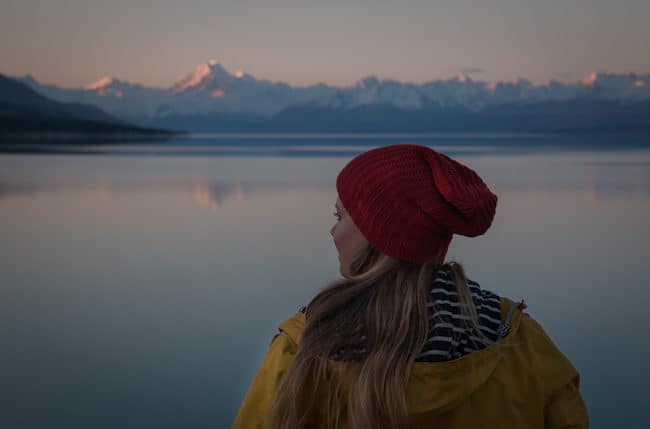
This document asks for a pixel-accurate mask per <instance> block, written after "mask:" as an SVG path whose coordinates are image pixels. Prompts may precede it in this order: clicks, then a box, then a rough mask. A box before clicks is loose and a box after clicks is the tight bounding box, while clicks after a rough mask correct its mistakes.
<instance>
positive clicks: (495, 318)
mask: <svg viewBox="0 0 650 429" xmlns="http://www.w3.org/2000/svg"><path fill="white" fill-rule="evenodd" d="M467 284H468V286H469V290H470V292H471V294H472V301H473V302H474V307H475V308H476V313H477V315H478V320H479V329H480V332H481V334H482V335H479V334H478V333H477V331H476V328H474V326H473V325H472V324H471V323H469V318H468V317H467V316H464V315H463V313H462V311H461V305H460V303H459V301H458V293H457V292H456V286H455V284H454V282H453V280H452V277H451V275H450V274H449V273H448V272H446V271H444V270H440V271H438V272H437V273H436V277H435V279H434V281H433V283H432V285H431V291H430V295H429V300H428V302H427V313H428V319H429V338H428V339H427V342H426V343H425V345H424V347H423V348H422V351H421V353H420V354H419V355H418V357H417V358H416V359H415V360H416V362H442V361H447V360H451V359H457V358H459V357H461V356H464V355H466V354H469V353H472V352H474V351H477V350H480V349H482V348H485V347H487V346H488V345H490V344H492V343H494V342H495V341H496V340H497V339H498V338H499V329H500V326H501V298H500V297H499V296H498V295H496V294H494V293H492V292H490V291H488V290H484V289H481V287H480V285H479V284H478V283H476V282H475V281H473V280H469V279H468V280H467ZM305 310H306V309H305V308H304V307H303V308H302V309H301V311H303V312H305ZM364 339H365V337H361V341H362V343H361V344H358V345H350V346H348V347H345V348H342V349H341V350H339V351H338V352H336V353H334V354H332V355H331V356H330V359H334V360H342V361H360V360H363V358H364V357H365V354H366V349H365V347H364V344H363V340H364Z"/></svg>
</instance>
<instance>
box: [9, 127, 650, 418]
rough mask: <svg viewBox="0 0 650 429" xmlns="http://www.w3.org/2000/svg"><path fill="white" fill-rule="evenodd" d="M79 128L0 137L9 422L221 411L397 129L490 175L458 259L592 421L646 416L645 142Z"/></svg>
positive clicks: (649, 171)
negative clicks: (568, 370) (355, 172)
mask: <svg viewBox="0 0 650 429" xmlns="http://www.w3.org/2000/svg"><path fill="white" fill-rule="evenodd" d="M64 143H75V144H71V145H69V144H64ZM78 143H87V142H79V141H61V142H58V143H56V144H57V146H53V145H43V144H42V142H40V141H38V140H32V141H29V142H27V143H23V145H22V146H17V145H15V144H0V350H1V352H0V427H2V428H7V429H14V428H16V429H23V428H77V427H80V428H118V427H119V428H143V427H155V428H227V427H229V425H230V423H231V421H232V419H233V416H234V414H235V413H236V411H237V409H238V407H239V404H240V402H241V400H242V398H243V396H244V394H245V392H246V389H247V388H248V385H249V383H250V381H251V379H252V377H253V375H254V374H255V372H256V370H257V367H258V365H259V363H260V362H261V359H262V357H263V355H264V353H265V351H266V349H267V346H268V344H269V342H270V340H271V338H272V337H273V335H274V334H275V332H276V329H277V325H278V324H279V323H280V322H281V321H282V320H284V319H286V318H288V317H290V316H291V315H293V314H294V313H295V312H296V311H297V309H298V308H299V307H301V306H302V305H305V304H306V303H307V302H308V301H309V299H310V297H311V296H312V295H313V294H314V293H315V292H316V291H317V290H318V289H319V288H321V287H323V286H324V285H326V284H327V283H328V282H330V281H333V280H335V279H337V278H338V259H337V254H336V250H335V248H334V246H333V243H332V240H331V236H330V234H329V229H330V227H331V226H332V224H333V222H334V220H335V219H334V217H333V216H332V212H333V211H334V202H335V200H336V190H335V179H336V175H337V173H338V171H339V170H340V169H341V168H342V167H343V166H344V165H345V164H346V163H347V161H349V160H350V159H351V158H352V157H353V156H354V155H356V154H358V153H360V152H361V151H363V150H365V149H367V148H370V147H375V146H380V145H387V144H393V143H418V144H424V145H429V146H431V147H432V148H434V149H437V150H440V151H441V152H443V153H446V154H448V155H451V156H453V157H455V158H456V159H458V160H459V161H461V162H463V163H465V164H466V165H468V166H470V167H471V168H473V169H475V170H476V171H477V172H478V173H479V174H480V175H481V176H482V177H483V179H484V180H485V181H486V183H487V184H488V185H489V186H490V187H491V189H492V190H493V191H494V192H495V193H496V194H497V195H498V197H499V203H498V206H497V214H496V217H495V220H494V224H493V226H492V228H491V229H490V230H489V231H488V233H487V234H486V235H484V236H482V237H479V238H473V239H469V238H462V237H457V238H455V239H454V240H453V241H452V245H451V248H450V251H449V254H448V258H449V259H453V260H456V261H459V262H462V263H463V264H464V266H465V267H466V270H467V273H468V276H469V277H470V278H472V279H473V280H476V281H477V282H479V283H480V284H481V286H482V287H483V288H485V289H489V290H491V291H493V292H495V293H498V294H500V295H504V296H508V297H510V298H512V299H516V300H521V299H525V300H526V303H527V304H528V309H527V312H528V313H530V314H531V315H532V316H533V317H534V318H536V319H537V320H538V321H539V322H540V323H541V324H542V326H543V327H544V328H545V329H546V331H547V332H548V333H549V335H550V336H551V337H552V338H553V339H554V341H555V342H556V343H557V344H558V346H559V347H560V348H561V350H562V351H563V352H564V353H565V354H566V355H567V356H568V357H569V359H570V360H571V361H572V362H573V364H574V365H575V366H576V368H577V369H578V371H579V372H580V374H581V377H582V380H581V389H582V392H583V395H584V398H585V401H586V403H587V406H588V408H589V412H590V419H591V427H593V428H610V427H620V426H621V424H624V426H625V427H626V428H646V427H647V425H648V421H649V419H650V409H649V408H648V395H649V394H648V389H649V388H650V370H649V369H648V366H647V362H650V341H649V340H648V338H649V336H648V329H649V327H650V312H648V302H649V301H650V287H649V286H650V284H649V282H648V279H649V278H650V263H649V261H648V257H649V256H650V136H636V137H634V136H632V137H631V136H580V137H576V136H560V135H556V136H550V135H546V136H540V135H528V136H521V135H519V136H513V135H465V136H453V135H364V136H351V135H334V136H332V135H329V136H327V135H273V136H211V135H197V136H191V137H190V138H187V139H182V140H170V141H166V142H158V143H155V142H144V143H132V144H128V145H126V144H121V145H111V144H106V143H102V142H99V143H95V144H86V145H81V144H78ZM623 422H624V423H623Z"/></svg>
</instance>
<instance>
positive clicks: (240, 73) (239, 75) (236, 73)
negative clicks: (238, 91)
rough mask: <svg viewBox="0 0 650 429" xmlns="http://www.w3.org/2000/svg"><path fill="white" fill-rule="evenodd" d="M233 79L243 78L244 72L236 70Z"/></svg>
mask: <svg viewBox="0 0 650 429" xmlns="http://www.w3.org/2000/svg"><path fill="white" fill-rule="evenodd" d="M235 77H236V78H237V79H241V78H243V77H244V72H243V71H242V70H237V71H236V72H235Z"/></svg>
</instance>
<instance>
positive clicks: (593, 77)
mask: <svg viewBox="0 0 650 429" xmlns="http://www.w3.org/2000/svg"><path fill="white" fill-rule="evenodd" d="M597 80H598V73H596V72H591V73H589V74H588V75H587V76H586V77H585V78H584V79H582V84H583V85H584V86H594V85H595V84H596V81H597Z"/></svg>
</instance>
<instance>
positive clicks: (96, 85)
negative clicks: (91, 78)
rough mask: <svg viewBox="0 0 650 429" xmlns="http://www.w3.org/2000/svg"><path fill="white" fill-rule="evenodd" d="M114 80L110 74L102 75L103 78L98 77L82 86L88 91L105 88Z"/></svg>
mask: <svg viewBox="0 0 650 429" xmlns="http://www.w3.org/2000/svg"><path fill="white" fill-rule="evenodd" d="M113 82H114V79H113V78H112V77H110V76H104V77H103V78H101V79H99V80H98V81H96V82H93V83H91V84H88V85H86V86H85V87H84V89H86V90H88V91H96V90H98V89H102V88H106V87H107V86H109V85H110V84H112V83H113Z"/></svg>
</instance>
